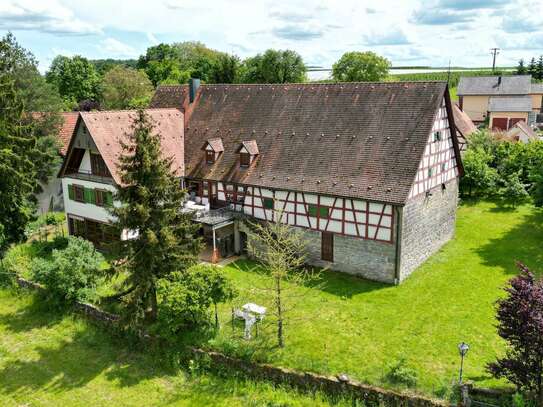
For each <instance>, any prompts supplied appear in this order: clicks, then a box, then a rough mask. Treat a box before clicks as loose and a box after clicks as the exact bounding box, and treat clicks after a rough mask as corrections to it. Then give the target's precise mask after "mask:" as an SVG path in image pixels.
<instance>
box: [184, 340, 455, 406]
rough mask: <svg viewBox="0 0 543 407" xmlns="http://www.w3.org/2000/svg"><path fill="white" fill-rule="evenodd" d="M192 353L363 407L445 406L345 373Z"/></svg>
mask: <svg viewBox="0 0 543 407" xmlns="http://www.w3.org/2000/svg"><path fill="white" fill-rule="evenodd" d="M192 352H193V354H194V355H195V356H199V357H209V358H210V359H211V361H212V362H213V364H214V365H218V366H222V367H226V368H227V369H232V370H235V371H237V372H242V373H243V374H245V375H246V376H248V377H250V378H253V379H258V380H267V381H271V382H273V383H275V384H286V385H289V386H292V387H295V388H297V389H299V390H302V391H306V392H307V391H309V392H313V391H316V390H318V391H321V392H323V393H325V394H327V395H328V396H332V397H338V396H340V397H351V398H353V399H357V400H361V401H363V402H364V405H365V406H367V407H374V406H375V407H377V406H379V407H381V406H383V407H384V406H386V407H434V406H440V407H444V406H449V405H450V404H449V403H447V402H445V401H438V400H432V399H429V398H425V397H421V396H416V395H411V394H405V393H397V392H394V391H391V390H386V389H382V388H379V387H374V386H370V385H367V384H363V383H359V382H356V381H353V380H349V378H348V377H341V376H340V377H334V376H323V375H318V374H315V373H309V372H298V371H296V370H292V369H285V368H282V367H276V366H272V365H267V364H257V363H252V362H248V361H244V360H240V359H235V358H231V357H229V356H225V355H223V354H222V353H218V352H212V351H205V350H202V349H197V348H193V349H192Z"/></svg>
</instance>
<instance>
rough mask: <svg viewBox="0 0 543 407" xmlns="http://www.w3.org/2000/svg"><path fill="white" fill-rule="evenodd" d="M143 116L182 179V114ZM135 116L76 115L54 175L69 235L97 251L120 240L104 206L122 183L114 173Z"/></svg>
mask: <svg viewBox="0 0 543 407" xmlns="http://www.w3.org/2000/svg"><path fill="white" fill-rule="evenodd" d="M146 112H147V113H148V114H149V116H150V117H151V119H152V120H153V122H154V125H155V131H156V132H157V133H158V134H160V135H161V137H162V138H161V140H162V149H163V153H164V157H174V160H173V166H174V168H173V169H174V170H175V171H176V173H177V174H179V176H181V175H183V165H184V164H183V144H184V143H183V114H182V113H181V112H180V111H179V110H177V109H149V110H146ZM135 116H136V112H135V111H126V110H125V111H102V112H81V113H80V116H79V119H78V121H77V124H76V127H75V132H74V136H73V137H72V138H71V141H70V143H69V146H68V148H67V153H66V157H65V159H64V162H63V164H62V167H61V169H60V172H59V178H60V179H61V181H62V189H63V192H64V208H65V212H66V218H67V221H68V229H69V233H70V234H71V235H76V236H82V237H85V238H86V239H88V240H90V241H92V242H93V243H95V245H96V246H98V247H100V246H101V245H102V244H103V243H107V242H109V241H111V240H113V239H118V238H119V237H120V236H114V234H113V233H112V229H111V227H109V226H108V224H109V223H110V222H111V221H112V220H113V219H112V217H111V216H110V214H109V213H108V210H107V207H108V206H111V205H113V204H114V202H113V193H114V192H115V190H116V186H117V185H121V183H122V181H121V179H120V174H119V171H118V168H117V165H118V163H119V154H120V153H121V141H124V142H125V143H126V142H127V140H126V133H127V132H129V131H130V128H131V125H132V122H133V119H134V118H135ZM124 237H127V236H124Z"/></svg>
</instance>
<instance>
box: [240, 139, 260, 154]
mask: <svg viewBox="0 0 543 407" xmlns="http://www.w3.org/2000/svg"><path fill="white" fill-rule="evenodd" d="M242 148H245V150H247V152H248V153H249V154H250V155H258V145H257V144H256V140H247V141H242V142H241V144H240V145H239V147H238V148H237V149H236V153H239V152H240V151H241V149H242Z"/></svg>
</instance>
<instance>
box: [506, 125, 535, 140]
mask: <svg viewBox="0 0 543 407" xmlns="http://www.w3.org/2000/svg"><path fill="white" fill-rule="evenodd" d="M519 131H520V132H522V133H524V134H525V135H526V138H527V139H528V140H539V137H538V136H537V134H536V132H535V131H533V130H532V128H531V127H530V126H528V123H526V122H525V121H524V120H521V121H519V122H516V123H515V124H514V125H513V127H511V128H510V129H509V131H508V132H507V135H509V136H515V137H516V140H518V132H519Z"/></svg>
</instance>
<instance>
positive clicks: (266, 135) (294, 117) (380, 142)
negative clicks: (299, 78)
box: [153, 82, 456, 204]
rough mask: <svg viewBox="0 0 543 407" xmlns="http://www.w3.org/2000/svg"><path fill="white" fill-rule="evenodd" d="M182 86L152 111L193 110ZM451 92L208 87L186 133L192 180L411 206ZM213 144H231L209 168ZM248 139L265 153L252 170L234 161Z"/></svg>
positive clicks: (427, 87)
mask: <svg viewBox="0 0 543 407" xmlns="http://www.w3.org/2000/svg"><path fill="white" fill-rule="evenodd" d="M180 88H182V89H180V90H179V92H177V93H176V92H175V91H173V89H172V87H171V86H169V87H159V88H158V89H157V91H156V93H155V95H154V97H153V105H154V106H158V105H161V106H164V105H167V102H168V101H174V102H175V103H174V105H171V106H170V107H181V106H186V105H187V101H186V97H181V96H180V95H181V94H183V93H184V92H185V91H184V90H183V89H185V88H186V87H184V86H180ZM445 90H446V84H445V83H444V82H397V83H393V82H390V83H338V84H311V83H309V84H288V85H279V84H273V85H269V84H268V85H202V86H200V87H199V89H198V94H197V97H196V100H195V102H194V103H193V104H192V105H191V107H190V109H191V115H190V116H189V118H188V119H187V120H188V123H187V126H186V129H185V152H186V154H185V165H186V176H188V177H193V178H201V179H210V180H217V181H231V182H237V183H241V184H246V185H255V186H262V187H270V188H278V189H287V190H298V191H305V192H314V193H321V194H327V195H337V196H347V197H357V198H361V199H367V200H372V201H381V202H390V203H394V204H403V203H405V202H406V200H407V197H408V195H409V190H410V188H411V185H412V183H413V180H414V179H415V174H416V172H417V168H418V166H419V163H420V161H421V158H422V155H423V152H424V149H425V147H426V143H427V141H428V137H429V134H430V131H431V129H432V125H433V121H434V117H435V114H436V112H437V109H438V106H439V105H440V103H441V101H442V100H443V97H444V94H445ZM173 94H176V95H177V98H173V97H172V95H173ZM453 134H456V133H455V132H453ZM210 137H221V139H222V142H223V144H224V153H223V154H221V156H220V157H219V159H218V160H217V161H216V162H215V163H214V164H211V165H210V164H206V162H205V160H204V157H203V154H202V152H201V147H202V145H203V143H204V142H205V141H206V140H208V139H209V138H210ZM244 140H254V141H255V142H256V143H257V144H258V150H259V152H260V154H259V156H258V159H257V160H256V162H255V165H253V166H251V167H250V168H240V166H239V160H238V156H237V154H236V150H237V149H238V147H239V146H240V143H241V142H242V141H244ZM455 142H456V140H455Z"/></svg>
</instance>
